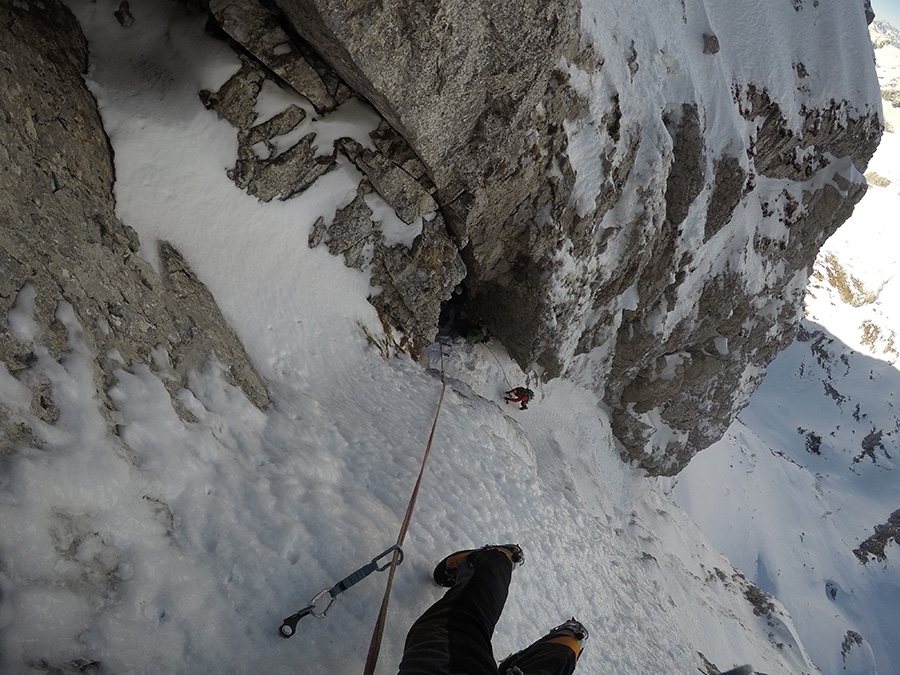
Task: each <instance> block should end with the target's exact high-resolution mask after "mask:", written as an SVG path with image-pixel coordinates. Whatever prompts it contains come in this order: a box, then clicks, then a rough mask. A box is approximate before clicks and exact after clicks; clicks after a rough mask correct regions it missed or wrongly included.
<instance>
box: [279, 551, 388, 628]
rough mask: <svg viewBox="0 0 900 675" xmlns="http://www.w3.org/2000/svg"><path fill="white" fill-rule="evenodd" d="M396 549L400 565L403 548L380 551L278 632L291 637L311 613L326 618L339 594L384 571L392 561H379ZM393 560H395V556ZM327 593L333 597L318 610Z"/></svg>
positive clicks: (315, 598)
mask: <svg viewBox="0 0 900 675" xmlns="http://www.w3.org/2000/svg"><path fill="white" fill-rule="evenodd" d="M395 551H396V555H397V564H398V565H399V564H400V563H401V562H403V549H402V548H400V547H399V546H397V545H394V546H391V547H390V548H389V549H388V550H386V551H384V552H383V553H380V554H379V555H377V556H375V557H374V558H372V561H371V562H369V563H368V564H366V565H363V566H362V567H360V568H359V569H358V570H356V571H355V572H353V574H350V575H348V576H346V577H344V578H343V579H341V580H340V581H339V582H337V583H336V584H335V585H334V586H332V587H331V588H326V589H325V590H323V591H321V592H319V593H318V594H316V596H315V597H314V598H313V599H312V600H310V601H309V604H308V605H307V606H306V607H304V608H303V609H301V610H300V611H299V612H297V613H296V614H291V615H290V616H289V617H288V618H286V619H285V620H284V621H283V622H282V624H281V627H280V628H279V629H278V634H279V635H280V636H281V637H283V638H289V637H291V636H292V635H293V634H294V633H296V632H297V623H298V622H299V621H300V619H302V618H303V617H304V616H307V615H309V614H311V615H312V616H314V617H316V618H317V619H324V618H325V615H326V614H328V610H329V609H331V606H332V605H333V604H334V601H335V599H336V598H337V596H338V595H340V594H341V593H343V592H344V591H346V590H347V589H348V588H350V587H351V586H353V585H355V584H357V583H359V582H360V581H362V580H363V579H365V578H366V577H367V576H369V575H370V574H372V572H383V571H384V570H386V569H387V568H388V567H390V566H391V561H388V562H386V563H385V564H383V565H381V564H379V562H378V561H379V560H381V559H382V558H385V557H387V556H388V555H389V554H391V553H394V552H395ZM391 560H393V558H392V559H391ZM326 595H330V596H331V599H330V600H329V601H328V604H327V605H326V606H325V609H323V610H321V611H319V610H317V609H316V605H318V604H319V601H320V600H321V599H322V598H324V597H325V596H326Z"/></svg>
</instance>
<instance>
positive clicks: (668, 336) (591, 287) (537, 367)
mask: <svg viewBox="0 0 900 675" xmlns="http://www.w3.org/2000/svg"><path fill="white" fill-rule="evenodd" d="M248 1H249V0H248ZM800 4H802V3H800ZM268 6H269V7H273V5H271V4H270V5H268ZM275 6H277V10H278V11H279V12H280V19H281V20H283V21H284V22H285V23H287V24H289V25H290V26H291V27H292V28H291V29H290V30H289V31H288V32H296V33H297V34H298V35H299V36H301V37H302V38H303V39H305V40H306V41H307V42H308V43H309V45H311V46H312V48H313V49H314V50H315V52H316V53H317V54H318V55H319V56H320V57H321V59H322V60H323V61H325V62H327V63H328V64H329V65H330V66H331V67H332V68H333V69H334V70H335V71H336V73H337V74H338V75H339V76H340V78H342V79H343V80H344V81H345V82H346V83H347V85H348V86H349V87H350V88H352V89H353V90H355V91H356V92H357V93H358V94H359V95H360V96H362V97H364V98H365V99H367V100H368V101H370V102H371V103H372V104H373V105H374V106H375V107H376V108H377V109H378V111H379V112H380V114H381V115H382V117H383V118H384V120H385V122H386V125H389V126H390V128H391V129H392V130H393V132H394V134H395V136H396V137H402V138H403V139H404V141H405V147H406V148H408V149H405V150H404V151H403V153H402V154H403V157H404V159H398V157H397V156H396V155H394V156H393V157H391V160H390V162H387V163H385V162H384V161H383V159H382V158H379V157H378V156H377V155H374V156H373V155H372V154H371V152H370V151H360V150H359V149H358V148H354V147H352V145H351V144H345V145H344V147H343V149H342V152H344V153H345V154H346V155H347V156H348V157H350V158H351V159H352V161H354V162H355V163H356V165H357V166H358V167H359V168H360V170H361V171H362V172H363V173H365V174H366V176H367V180H368V181H369V182H370V183H371V184H372V185H373V186H374V188H375V189H376V190H377V191H378V192H380V193H382V194H384V195H385V198H386V200H387V201H388V202H389V203H391V204H392V205H394V206H395V208H396V209H397V212H398V214H400V217H401V218H403V219H404V220H405V221H407V222H409V221H410V219H412V218H414V217H416V216H417V215H418V214H421V213H422V212H423V211H424V210H425V209H431V208H432V207H431V205H430V203H429V202H428V200H427V199H426V196H425V195H428V196H430V197H431V199H433V201H434V202H435V204H436V205H437V213H438V214H439V215H440V219H438V218H435V219H434V220H432V221H431V223H432V224H434V223H441V222H443V223H445V225H446V227H447V230H448V232H449V233H450V236H451V238H452V241H453V243H454V245H455V246H456V247H457V248H458V250H459V256H460V257H461V258H462V260H463V262H464V263H465V268H466V274H465V284H466V287H467V290H468V293H469V297H470V304H471V310H472V311H473V312H474V313H475V314H477V315H479V316H481V317H484V319H485V320H486V322H487V325H488V327H489V329H490V330H491V332H492V334H493V335H494V336H495V337H496V338H497V339H498V340H500V341H501V342H502V343H503V344H504V346H505V347H506V348H507V349H508V350H509V352H510V354H511V355H512V356H513V357H514V358H515V359H516V360H517V361H518V362H519V364H520V365H521V366H522V367H523V368H524V369H526V370H529V369H530V370H534V371H536V372H538V373H540V374H541V375H542V377H544V378H552V377H557V376H560V375H565V376H566V377H571V378H573V379H576V380H578V381H580V382H583V383H586V384H588V385H589V386H592V387H593V388H595V389H596V391H597V392H598V395H599V396H601V397H602V399H603V401H604V402H605V403H606V405H607V406H608V407H609V409H610V410H611V412H612V418H613V427H614V431H615V433H616V435H617V437H618V439H619V440H620V441H621V443H622V449H621V450H622V455H623V457H624V458H625V459H627V460H629V461H635V462H636V463H637V464H639V465H640V466H642V467H644V468H645V469H646V470H648V471H649V472H651V473H656V474H660V473H664V474H671V473H675V472H677V471H678V470H680V469H681V468H682V467H684V466H685V465H686V463H687V462H688V460H689V459H690V457H691V456H692V455H693V454H694V453H695V452H697V451H698V450H700V449H702V448H704V447H706V446H707V445H709V444H710V443H712V442H714V441H715V440H717V439H718V438H719V437H720V436H721V434H722V433H723V432H724V430H725V428H727V426H728V424H729V423H730V422H731V420H732V419H733V418H734V416H735V415H736V414H737V412H738V411H739V410H740V409H741V408H742V407H743V406H744V405H745V404H746V402H747V400H748V398H749V395H750V393H751V392H752V391H753V389H754V388H755V386H756V384H757V383H758V382H759V381H760V380H761V378H762V376H763V374H764V372H765V367H766V365H767V364H768V362H769V361H770V360H771V359H772V358H774V356H775V354H777V352H778V351H779V350H780V349H782V348H783V347H784V346H786V345H787V344H788V343H789V342H790V340H791V339H792V336H793V334H794V331H795V329H796V326H797V322H798V320H799V317H800V315H801V312H802V289H803V279H804V278H805V276H806V275H808V273H809V270H810V267H811V265H812V262H813V260H814V258H815V254H816V251H817V250H818V248H819V246H820V245H821V244H822V242H823V241H824V240H825V238H826V237H827V236H828V235H829V234H830V233H831V232H833V231H834V230H835V229H836V228H837V226H838V225H839V224H840V223H841V222H842V221H843V220H844V219H846V217H847V216H848V215H849V213H850V212H851V211H852V208H853V205H854V204H855V203H856V202H857V201H858V200H859V199H860V197H861V196H862V194H863V192H864V190H865V184H864V183H862V181H860V180H858V177H856V174H854V173H853V171H852V170H849V169H848V170H847V171H843V172H841V171H839V172H837V174H836V175H835V178H834V180H833V181H825V185H824V186H822V187H819V188H817V189H815V190H814V189H812V188H805V189H801V190H797V189H794V187H792V186H797V185H801V184H804V183H806V182H807V181H809V179H810V177H812V176H815V175H818V174H819V172H822V171H833V168H831V167H834V166H835V165H836V163H840V162H842V161H846V159H849V160H850V162H852V165H853V169H854V170H855V171H856V172H860V173H861V172H862V171H864V169H865V165H866V163H867V161H868V158H869V157H870V156H871V154H872V152H873V151H874V148H875V147H876V145H877V142H878V139H879V135H880V125H879V122H878V119H877V113H875V112H874V109H875V107H876V106H874V105H873V106H872V110H871V111H870V112H869V114H864V115H859V114H853V113H852V111H850V110H849V109H848V105H847V104H846V102H842V101H832V102H831V104H830V105H827V106H825V107H823V108H821V109H804V110H803V111H802V115H803V121H802V124H800V125H799V127H798V125H797V124H796V123H795V122H796V120H795V119H791V120H789V119H788V115H787V114H786V113H784V112H783V111H782V109H781V107H780V105H779V103H778V102H777V101H774V100H772V99H771V97H770V96H769V94H768V91H767V90H766V83H765V82H759V83H737V82H736V83H734V85H733V90H732V92H731V93H732V100H733V110H732V111H730V114H731V115H732V118H731V121H730V122H729V123H730V124H732V125H733V127H734V129H735V132H734V133H735V138H738V137H740V140H739V141H735V143H734V144H733V146H732V147H713V146H712V145H710V143H709V142H708V139H707V133H708V130H707V125H708V124H709V123H710V122H709V120H710V117H711V115H713V114H714V113H713V112H712V111H711V109H710V108H708V107H707V106H708V105H709V103H708V102H706V103H705V102H703V101H693V100H672V101H670V102H669V103H668V105H667V106H666V107H665V109H663V110H661V111H659V112H658V114H654V113H653V112H652V111H650V112H647V114H645V115H644V116H643V117H642V118H640V119H638V118H637V117H636V116H635V115H633V114H632V115H631V116H630V117H629V116H626V115H624V114H623V109H624V108H625V107H626V106H627V105H628V104H630V105H631V106H632V109H633V102H632V101H629V100H628V98H627V97H629V96H630V92H629V90H628V89H627V88H625V89H622V88H619V89H616V87H615V85H613V84H612V82H613V78H610V79H609V83H608V85H607V86H609V87H610V88H611V89H613V90H614V91H613V92H612V93H611V95H610V97H609V104H608V107H607V109H605V110H597V109H592V110H591V111H590V114H591V122H590V124H591V127H590V130H591V132H592V133H595V134H596V138H597V139H598V140H597V147H598V149H597V153H598V154H599V157H598V158H597V161H599V164H600V166H601V167H602V171H603V178H602V179H601V182H600V184H599V185H597V186H596V191H595V196H594V198H593V201H592V203H587V202H584V203H582V202H578V203H576V202H575V200H576V198H577V197H578V194H579V191H578V190H577V189H576V188H577V180H578V176H577V172H576V170H575V169H574V168H573V164H572V160H571V157H570V156H569V143H570V137H571V134H572V133H573V131H572V130H573V128H574V129H577V125H580V124H584V122H583V120H584V119H586V117H587V115H588V101H587V100H586V98H585V97H584V94H583V91H580V90H579V89H578V88H577V87H575V86H573V84H572V83H571V82H570V74H571V72H572V71H573V69H580V70H581V71H582V72H586V73H592V74H599V76H600V77H601V78H602V77H603V76H604V73H606V72H607V71H610V70H611V69H614V68H619V67H621V68H622V69H623V71H624V72H625V73H627V75H626V77H630V79H631V80H632V81H634V80H635V78H637V77H640V76H642V75H643V73H644V72H645V70H643V69H642V63H643V60H644V59H647V58H657V56H648V55H647V54H644V53H641V51H640V46H639V45H638V43H637V42H636V41H635V40H631V41H630V42H629V41H628V40H622V45H621V52H619V53H615V52H610V53H604V54H597V53H595V51H594V47H592V46H591V45H590V44H587V41H585V40H582V36H581V34H580V28H579V26H580V10H581V6H580V4H579V3H577V2H574V0H565V1H563V2H558V3H549V4H548V3H543V2H539V1H538V0H525V1H524V2H521V3H517V4H515V5H511V4H508V3H492V2H487V0H476V1H475V2H472V1H471V0H466V1H463V0H449V1H448V2H442V3H440V4H428V3H424V4H423V3H420V2H417V1H415V0H400V1H398V2H392V3H382V2H378V1H377V0H360V1H359V2H354V3H346V2H340V1H339V0H277V2H276V3H275ZM799 8H800V5H798V4H797V3H795V9H798V11H799ZM673 29H674V28H673ZM811 30H814V28H811ZM860 39H863V40H865V39H866V37H865V36H864V35H861V37H860ZM720 40H721V36H717V35H713V34H712V33H707V34H704V35H703V43H702V46H698V50H700V49H701V48H702V51H703V52H705V53H707V54H711V55H715V56H716V59H723V58H727V54H728V45H726V44H721V42H720ZM245 46H246V45H245ZM247 48H248V50H249V51H251V52H252V51H254V50H253V48H252V47H249V46H248V47H247ZM659 58H662V59H666V58H668V56H667V55H665V54H663V55H662V56H660V57H659ZM838 58H839V57H838ZM616 60H618V61H616ZM561 63H564V64H568V66H567V67H563V66H561V65H560V64H561ZM810 67H811V66H810V64H801V63H799V62H797V63H785V64H773V68H775V69H778V68H784V69H787V70H788V71H789V72H791V73H793V76H794V77H795V78H796V81H797V88H798V92H799V93H800V94H802V93H803V92H804V91H806V89H805V88H808V87H809V77H810ZM860 68H861V69H862V68H863V66H860ZM675 70H677V67H675ZM715 114H716V115H721V110H717V111H716V112H715ZM721 119H722V118H721V117H720V118H719V123H721ZM384 126H385V125H383V127H384ZM660 129H664V130H665V132H664V133H666V134H668V137H669V139H670V141H671V145H669V146H667V144H666V142H665V137H660V135H659V131H660ZM380 133H381V132H379V134H380ZM661 138H662V139H661ZM660 139H661V140H660ZM391 144H392V145H395V146H399V145H403V144H397V143H394V141H391ZM379 149H381V150H382V153H383V154H384V155H385V157H388V156H390V154H389V153H387V152H384V150H383V148H382V146H379ZM391 162H392V163H393V165H392V164H391ZM649 165H652V167H653V168H652V169H651V170H649V171H650V173H648V166H649ZM420 167H421V168H420ZM637 167H640V168H639V169H638V168H637ZM399 168H402V169H403V172H402V173H401V172H399V171H398V169H399ZM772 181H781V184H782V185H783V186H784V187H783V189H782V191H781V192H780V193H775V194H772V193H771V188H767V189H765V190H764V189H761V188H760V187H759V186H760V185H761V184H763V183H765V184H766V185H769V186H770V185H771V184H772ZM416 184H418V186H419V187H416ZM420 188H421V189H420ZM388 195H389V196H388ZM578 198H580V197H578ZM426 204H427V205H426ZM757 211H758V212H759V213H760V215H759V216H758V217H757V216H754V215H751V214H754V213H756V212H757ZM754 218H757V220H762V219H770V220H772V222H777V223H778V224H779V225H778V226H777V227H775V226H772V225H769V226H767V227H766V228H762V227H760V228H759V229H757V227H758V224H757V223H756V222H754ZM350 220H352V221H353V222H361V221H360V216H359V214H357V215H356V216H354V217H353V218H352V219H350ZM364 220H365V219H364V218H363V219H362V221H364ZM779 228H780V234H778V235H775V236H773V234H772V230H773V229H774V230H779ZM325 229H326V228H325V227H324V223H323V224H322V227H320V228H319V230H318V231H317V232H316V233H315V235H316V237H319V238H322V237H325V236H327V235H326V234H325ZM367 232H369V230H368V225H366V224H365V223H363V225H362V229H361V230H360V233H367ZM764 232H766V233H765V234H764ZM366 236H368V235H366ZM332 237H333V239H332V240H333V241H339V240H341V239H343V238H345V237H344V236H343V235H341V236H339V235H338V234H337V231H336V232H335V234H334V235H332ZM314 238H315V237H314ZM347 250H349V249H347ZM723 250H726V251H727V250H730V251H735V252H740V251H745V252H746V253H744V254H741V253H735V254H734V256H735V258H734V260H733V261H730V262H729V263H728V264H726V265H716V264H714V261H715V260H716V259H717V258H718V257H719V256H721V255H722V251H723ZM345 255H346V253H345ZM748 257H749V258H752V259H753V260H755V261H758V264H759V265H760V266H761V267H762V270H763V271H762V272H761V273H759V272H753V273H749V272H746V271H745V270H743V269H742V268H741V265H742V263H740V262H739V261H740V260H746V259H748ZM388 258H390V256H388ZM448 259H449V258H448ZM354 260H355V261H356V262H357V263H359V256H358V255H354ZM372 260H373V261H374V262H375V264H376V266H377V265H380V264H381V263H382V261H386V260H387V258H385V257H384V256H382V255H381V254H373V257H372ZM563 261H567V262H565V263H564V262H563ZM420 269H421V268H420ZM760 275H761V276H762V279H760V278H759V277H760ZM394 277H395V278H400V277H403V278H405V279H407V280H409V279H415V278H416V275H415V274H413V275H409V274H405V275H400V276H397V275H394ZM437 278H438V279H439V280H440V283H439V287H440V288H441V289H443V288H447V287H448V285H447V284H445V283H443V282H444V281H446V280H447V276H446V273H445V275H444V276H438V277H437ZM420 283H424V279H422V281H421V282H420ZM406 288H407V289H409V288H410V287H409V286H407V287H406ZM688 289H690V290H688ZM419 295H422V293H421V292H420V293H419ZM438 297H439V295H438V294H433V295H432V296H431V302H435V301H436V300H437V298H438ZM400 298H402V299H403V304H404V305H405V306H406V307H407V308H409V307H410V303H411V304H412V305H414V306H418V307H419V308H420V309H419V310H417V311H419V312H420V313H421V314H420V315H421V316H422V317H424V316H427V315H428V312H426V311H425V310H424V309H422V308H424V307H425V306H426V305H427V302H426V301H425V300H424V299H422V298H420V297H418V296H413V295H410V294H409V293H397V294H396V295H392V294H390V293H389V294H386V295H384V297H382V298H381V299H379V300H378V301H377V302H379V303H381V307H382V309H383V312H384V313H386V314H387V315H388V316H393V317H395V319H396V317H398V316H400V315H401V314H405V311H406V309H397V310H394V311H393V312H392V311H391V310H390V309H389V307H390V306H391V303H392V302H394V300H398V301H399V299H400ZM432 313H433V312H432ZM406 325H407V326H409V325H412V323H411V322H410V321H409V320H408V319H407V321H406ZM418 325H420V326H423V325H424V324H422V323H419V324H418ZM660 429H667V430H668V431H667V432H666V433H665V434H657V433H656V432H658V431H659V430H660ZM661 436H665V439H664V440H660V438H661Z"/></svg>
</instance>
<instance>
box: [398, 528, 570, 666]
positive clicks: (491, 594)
mask: <svg viewBox="0 0 900 675" xmlns="http://www.w3.org/2000/svg"><path fill="white" fill-rule="evenodd" d="M524 561H525V556H524V554H523V553H522V549H521V548H520V547H519V546H518V545H516V544H503V545H496V546H485V547H483V548H480V549H472V550H466V551H457V552H456V553H453V554H451V555H449V556H447V557H446V558H444V559H443V560H442V561H441V562H439V563H438V565H437V567H435V568H434V573H433V577H434V581H435V583H437V584H438V585H439V586H444V587H445V588H449V589H450V590H449V591H447V593H445V594H444V597H443V598H441V599H440V600H438V601H437V602H436V603H434V604H433V605H432V606H431V607H429V608H428V609H427V610H425V613H424V614H422V616H420V617H419V618H418V619H416V621H415V623H413V625H412V628H410V629H409V633H408V634H407V636H406V644H405V645H404V648H403V660H402V661H401V662H400V672H399V675H451V674H454V675H455V674H460V673H466V675H572V672H573V671H574V670H575V664H576V662H577V661H578V657H579V656H580V655H581V652H582V643H583V642H584V641H585V640H587V637H588V632H587V629H586V628H585V627H584V626H583V625H582V624H581V623H579V622H578V621H576V620H575V619H574V618H572V619H570V620H569V621H566V622H564V623H562V624H560V625H559V626H557V627H556V628H554V629H552V630H551V631H550V632H549V633H547V635H545V636H544V637H542V638H541V639H539V640H538V641H537V642H535V643H533V644H532V645H531V646H530V647H527V648H526V649H524V650H522V651H520V652H517V653H515V654H512V655H511V656H508V657H506V659H504V660H503V662H502V663H501V664H500V666H499V667H498V666H497V662H496V660H495V659H494V650H493V647H492V646H491V636H492V635H493V633H494V627H495V626H496V625H497V621H498V620H499V619H500V614H501V613H502V612H503V606H504V605H505V604H506V597H507V595H508V593H509V582H510V581H511V579H512V572H513V570H514V569H515V568H516V567H518V566H519V565H521V564H522V563H523V562H524Z"/></svg>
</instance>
